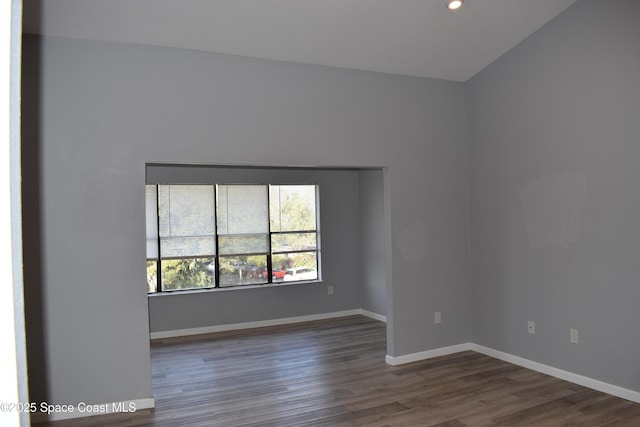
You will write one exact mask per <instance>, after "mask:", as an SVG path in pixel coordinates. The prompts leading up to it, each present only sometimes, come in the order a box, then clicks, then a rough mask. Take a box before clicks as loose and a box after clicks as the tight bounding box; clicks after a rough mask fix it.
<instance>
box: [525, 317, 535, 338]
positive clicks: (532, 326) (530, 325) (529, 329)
mask: <svg viewBox="0 0 640 427" xmlns="http://www.w3.org/2000/svg"><path fill="white" fill-rule="evenodd" d="M527 332H529V333H530V334H532V335H533V334H535V333H536V322H534V321H533V320H529V322H527Z"/></svg>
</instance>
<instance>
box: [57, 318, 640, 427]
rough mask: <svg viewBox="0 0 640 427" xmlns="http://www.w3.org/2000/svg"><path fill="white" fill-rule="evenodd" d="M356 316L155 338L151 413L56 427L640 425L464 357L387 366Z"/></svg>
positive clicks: (625, 407) (606, 400)
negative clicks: (225, 331) (152, 406)
mask: <svg viewBox="0 0 640 427" xmlns="http://www.w3.org/2000/svg"><path fill="white" fill-rule="evenodd" d="M385 339H386V335H385V325H384V324H383V323H381V322H378V321H375V320H371V319H369V318H366V317H361V316H353V317H346V318H340V319H332V320H325V321H318V322H309V323H303V324H296V325H289V326H279V327H270V328H261V329H253V330H247V331H241V332H237V331H236V332H230V333H218V334H211V335H206V336H204V335H201V336H197V337H189V338H179V339H167V340H159V341H154V342H153V343H152V348H151V353H152V371H153V372H152V373H153V391H154V396H155V398H156V408H155V409H154V410H141V411H138V412H136V413H134V414H114V415H105V416H97V417H92V418H85V419H78V420H69V421H59V422H55V423H49V425H51V426H57V427H60V426H120V427H125V426H147V425H148V426H172V427H173V426H224V427H232V426H260V427H265V426H278V427H282V426H354V425H356V426H367V427H376V426H394V427H395V426H432V427H435V426H438V427H464V426H509V427H512V426H562V425H571V426H625V427H629V426H640V405H638V404H635V403H632V402H629V401H626V400H623V399H619V398H616V397H612V396H609V395H606V394H603V393H600V392H597V391H593V390H590V389H587V388H584V387H581V386H578V385H575V384H572V383H568V382H565V381H562V380H559V379H556V378H553V377H549V376H546V375H543V374H540V373H537V372H534V371H531V370H528V369H525V368H521V367H518V366H515V365H511V364H509V363H506V362H502V361H500V360H497V359H493V358H491V357H487V356H484V355H482V354H478V353H474V352H470V351H469V352H463V353H457V354H454V355H449V356H443V357H438V358H434V359H430V360H426V361H421V362H416V363H411V364H407V365H402V366H397V367H393V366H389V365H387V364H385V362H384V356H385V350H386V344H385Z"/></svg>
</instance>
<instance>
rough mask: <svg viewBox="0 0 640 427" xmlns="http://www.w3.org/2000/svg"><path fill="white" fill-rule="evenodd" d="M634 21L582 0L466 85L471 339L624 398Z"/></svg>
mask: <svg viewBox="0 0 640 427" xmlns="http://www.w3.org/2000/svg"><path fill="white" fill-rule="evenodd" d="M638 22H640V3H639V2H638V1H636V0H626V1H616V2H610V1H601V0H582V1H580V2H577V3H576V4H575V5H574V6H573V7H571V8H569V9H568V10H567V11H565V12H564V13H563V14H561V15H560V16H559V17H558V18H557V19H555V20H553V21H551V22H550V23H549V24H548V25H546V26H545V27H543V28H542V29H541V30H539V31H538V32H537V33H535V34H534V35H533V36H531V37H530V38H529V39H527V40H525V41H524V42H523V43H521V44H520V45H519V46H517V47H516V48H515V49H513V50H512V51H511V52H509V53H508V54H506V55H504V56H503V57H502V58H501V59H499V60H498V61H496V62H495V63H493V64H492V65H490V66H489V67H487V68H486V69H485V70H483V71H482V72H481V73H480V74H478V75H477V76H476V77H474V78H473V79H472V80H470V81H469V82H468V86H467V87H468V111H469V143H470V164H471V180H470V182H471V202H470V203H471V231H472V232H471V247H472V254H471V259H472V269H471V301H472V304H471V322H470V333H471V340H472V341H473V342H476V343H478V344H482V345H486V346H489V347H492V348H495V349H498V350H502V351H506V352H508V353H511V354H515V355H518V356H522V357H525V358H528V359H532V360H535V361H537V362H541V363H545V364H548V365H551V366H554V367H557V368H561V369H565V370H568V371H571V372H575V373H578V374H582V375H585V376H588V377H591V378H595V379H599V380H603V381H606V382H609V383H613V384H616V385H619V386H622V387H626V388H629V389H632V390H640V365H639V364H638V361H639V360H640V344H639V343H640V341H639V340H638V336H639V335H638V329H639V327H640V316H638V302H639V301H640V285H639V284H640V247H639V246H638V242H640V227H639V226H638V224H639V222H638V220H639V218H640V192H639V191H638V189H639V188H640V187H639V183H640V167H638V160H639V159H640V120H639V119H640V81H639V78H640V49H639V46H640V25H638ZM527 320H534V321H535V322H536V334H535V335H528V334H527ZM570 328H577V329H578V330H579V333H580V335H579V336H580V343H579V344H578V345H576V344H571V343H569V329H570Z"/></svg>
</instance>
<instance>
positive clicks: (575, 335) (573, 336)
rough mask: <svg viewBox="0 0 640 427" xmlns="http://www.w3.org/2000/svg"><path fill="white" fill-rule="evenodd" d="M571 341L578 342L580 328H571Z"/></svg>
mask: <svg viewBox="0 0 640 427" xmlns="http://www.w3.org/2000/svg"><path fill="white" fill-rule="evenodd" d="M569 341H571V342H572V343H573V344H578V330H577V329H570V330H569Z"/></svg>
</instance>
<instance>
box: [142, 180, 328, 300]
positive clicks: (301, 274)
mask: <svg viewBox="0 0 640 427" xmlns="http://www.w3.org/2000/svg"><path fill="white" fill-rule="evenodd" d="M317 206H318V203H317V186H316V185H244V184H241V185H222V184H215V185H214V184H210V185H200V184H198V185H147V187H146V221H147V227H146V229H147V288H148V292H149V293H156V292H165V291H178V290H188V289H202V288H221V287H232V286H243V285H259V284H267V283H279V282H285V281H286V282H291V281H309V280H318V279H319V274H318V271H319V269H318V265H319V237H318V225H317V224H318V208H317Z"/></svg>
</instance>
